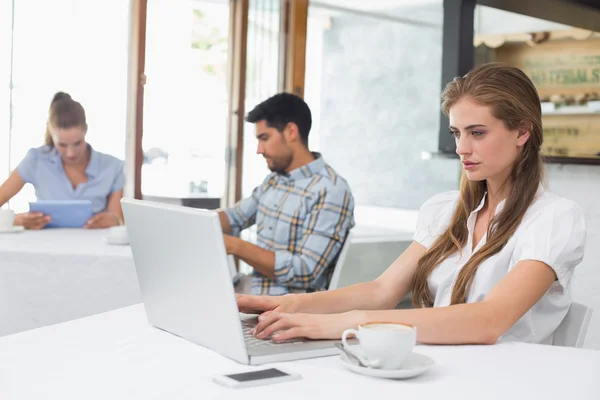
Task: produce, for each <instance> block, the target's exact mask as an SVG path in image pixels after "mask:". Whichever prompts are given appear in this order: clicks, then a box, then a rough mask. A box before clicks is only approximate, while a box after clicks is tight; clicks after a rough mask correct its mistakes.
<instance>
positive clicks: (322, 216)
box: [225, 153, 354, 295]
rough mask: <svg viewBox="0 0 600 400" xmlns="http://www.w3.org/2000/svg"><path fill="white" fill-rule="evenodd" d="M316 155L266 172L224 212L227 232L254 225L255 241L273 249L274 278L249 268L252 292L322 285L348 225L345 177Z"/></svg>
mask: <svg viewBox="0 0 600 400" xmlns="http://www.w3.org/2000/svg"><path fill="white" fill-rule="evenodd" d="M313 154H314V155H315V157H316V159H315V160H314V161H312V162H310V163H308V164H306V165H304V166H302V167H300V168H297V169H295V170H293V171H291V172H290V173H289V175H283V174H278V173H271V174H269V175H268V176H267V178H266V179H265V180H264V182H263V183H262V184H261V185H260V186H258V187H257V188H256V189H254V191H253V192H252V196H250V197H249V198H247V199H244V200H241V201H239V202H238V203H237V204H236V205H234V206H233V207H231V208H229V209H227V210H225V213H226V214H227V217H228V218H229V223H230V224H231V228H232V235H234V236H237V235H239V233H240V231H242V230H243V229H246V228H248V227H250V226H252V225H254V224H256V233H257V245H258V246H260V247H262V248H264V249H267V250H271V251H273V252H274V253H275V279H274V280H272V279H270V278H267V277H266V276H264V275H262V274H261V273H259V272H258V271H256V270H255V271H254V273H253V278H252V294H268V295H282V294H287V293H290V291H292V292H296V293H297V292H311V291H318V290H324V289H326V288H327V284H328V283H329V278H330V276H331V273H332V271H333V266H334V263H335V261H336V259H337V256H338V254H339V252H340V250H341V249H342V245H343V244H344V240H345V239H346V236H347V235H348V231H349V230H350V228H352V227H353V226H354V198H353V197H352V193H351V192H350V187H349V186H348V184H347V183H346V181H345V180H344V179H343V178H342V177H341V176H339V175H337V174H336V172H335V171H334V170H333V169H332V168H331V167H330V166H329V165H327V164H326V163H325V161H323V158H322V157H321V156H320V154H318V153H313Z"/></svg>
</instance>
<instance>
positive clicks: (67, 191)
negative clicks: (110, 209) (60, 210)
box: [17, 145, 125, 214]
mask: <svg viewBox="0 0 600 400" xmlns="http://www.w3.org/2000/svg"><path fill="white" fill-rule="evenodd" d="M88 146H89V145H88ZM89 148H90V162H89V164H88V166H87V168H86V170H85V173H86V175H87V178H88V181H87V182H85V183H81V184H79V185H78V186H77V187H76V188H75V189H73V185H72V184H71V181H70V180H69V178H68V177H67V175H66V174H65V170H64V168H63V164H62V160H61V158H60V154H58V151H56V149H55V148H54V147H50V146H41V147H37V148H32V149H29V151H28V152H27V155H26V156H25V158H24V159H23V161H21V163H20V164H19V165H18V166H17V172H18V173H19V175H20V176H21V179H23V181H25V183H31V184H32V185H33V187H34V188H35V195H36V197H37V199H38V200H91V201H92V211H93V212H94V214H96V213H99V212H101V211H105V210H106V203H107V201H108V196H110V195H111V194H112V193H114V192H118V191H119V190H121V189H123V186H124V185H125V174H124V171H123V165H124V164H123V161H121V160H119V159H118V158H116V157H113V156H111V155H108V154H104V153H100V152H99V151H95V150H94V149H93V148H92V147H91V146H90V147H89Z"/></svg>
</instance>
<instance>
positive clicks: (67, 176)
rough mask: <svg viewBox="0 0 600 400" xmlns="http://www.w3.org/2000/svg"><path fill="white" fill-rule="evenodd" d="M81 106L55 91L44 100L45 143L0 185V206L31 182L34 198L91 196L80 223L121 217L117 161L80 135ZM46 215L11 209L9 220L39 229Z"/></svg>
mask: <svg viewBox="0 0 600 400" xmlns="http://www.w3.org/2000/svg"><path fill="white" fill-rule="evenodd" d="M87 129H88V126H87V121H86V116H85V110H84V109H83V106H82V105H81V104H80V103H79V102H77V101H75V100H73V99H72V98H71V96H70V95H68V94H67V93H64V92H58V93H56V94H55V95H54V97H53V99H52V102H51V103H50V110H49V115H48V122H47V127H46V135H45V144H44V145H43V146H41V147H36V148H32V149H30V150H29V151H28V152H27V155H25V158H24V159H23V160H22V161H21V163H19V165H18V166H17V168H16V169H15V170H14V171H13V172H12V173H11V174H10V176H9V177H8V179H7V180H6V181H5V182H4V183H3V184H2V185H1V186H0V206H2V205H3V204H4V203H6V202H8V201H9V200H10V199H11V198H12V197H13V196H15V195H16V194H17V193H19V191H20V190H21V189H22V188H23V186H25V184H26V183H31V184H32V185H33V187H34V188H35V194H36V197H37V198H38V200H91V202H92V212H93V213H94V216H92V218H90V220H89V221H88V222H87V224H86V225H85V228H108V227H111V226H114V225H120V224H121V222H122V220H123V211H122V210H121V203H120V201H121V198H122V197H123V186H124V185H125V175H124V173H123V162H122V161H121V160H119V159H117V158H115V157H113V156H111V155H108V154H104V153H101V152H99V151H96V150H94V149H93V148H92V146H90V145H89V144H88V143H87V142H86V140H85V136H86V133H87ZM49 222H50V217H49V216H47V215H43V214H41V213H29V212H28V213H23V214H17V216H16V218H15V225H22V226H24V227H25V228H27V229H41V228H43V227H44V226H46V225H47V224H48V223H49Z"/></svg>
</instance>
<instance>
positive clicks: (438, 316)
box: [238, 63, 586, 344]
mask: <svg viewBox="0 0 600 400" xmlns="http://www.w3.org/2000/svg"><path fill="white" fill-rule="evenodd" d="M442 100H443V102H442V109H443V111H444V113H446V114H447V115H448V117H449V120H450V134H451V135H453V136H454V138H455V140H456V153H457V154H458V155H459V156H460V160H461V162H462V167H463V174H462V179H461V184H460V191H456V192H449V193H442V194H439V195H436V196H434V197H432V198H431V199H429V200H428V201H427V202H426V203H425V204H424V205H423V206H422V207H421V210H420V212H419V219H418V226H417V231H416V233H415V236H414V241H413V243H412V244H411V245H410V246H409V247H408V249H407V250H406V251H405V252H404V253H402V255H400V257H398V259H397V260H396V261H394V263H392V265H391V266H390V267H389V268H388V269H387V271H386V272H384V273H383V274H382V275H381V276H380V277H379V278H378V279H376V280H375V281H372V282H368V283H361V284H358V285H354V286H351V287H347V288H342V289H338V290H334V291H330V292H320V293H312V294H291V295H286V296H281V297H262V296H238V306H239V309H240V311H242V312H247V313H262V315H261V316H260V317H259V324H258V325H257V327H256V328H255V335H256V336H257V337H258V338H268V337H271V335H272V338H273V339H274V340H286V339H290V338H293V337H308V338H314V339H317V338H329V339H339V338H340V337H341V335H342V332H343V331H344V330H345V329H347V328H352V327H356V326H357V325H359V324H362V323H366V322H372V321H389V322H398V323H404V324H410V325H414V326H416V327H417V339H418V341H420V342H422V343H431V344H468V343H471V344H492V343H496V342H497V341H498V340H502V341H522V342H530V343H551V342H552V337H553V333H554V331H555V329H556V328H557V327H558V325H559V324H560V323H561V321H562V320H563V318H564V316H565V315H566V313H567V311H568V310H569V306H570V304H571V296H570V292H571V289H570V288H571V278H572V276H573V270H574V268H575V267H576V266H577V265H578V264H579V263H580V262H581V260H582V258H583V253H584V246H585V238H586V233H585V223H584V217H583V212H582V210H581V208H580V207H579V206H577V205H576V204H575V203H574V202H572V201H570V200H567V199H565V198H562V197H559V196H557V195H556V194H553V193H551V192H550V191H548V190H547V189H546V188H545V187H544V185H543V169H544V166H543V162H542V158H541V156H540V148H541V145H542V139H543V137H542V122H541V109H540V100H539V97H538V94H537V91H536V89H535V87H534V85H533V83H532V82H531V80H530V79H529V78H528V77H527V76H526V75H525V74H524V73H523V72H522V71H521V70H519V69H518V68H514V67H510V66H505V65H502V64H496V63H492V64H485V65H481V66H478V67H476V68H474V69H473V70H472V71H470V72H469V73H468V74H467V75H466V76H464V77H457V78H455V79H454V80H453V81H452V82H450V83H449V84H448V85H447V86H446V88H445V90H444V91H443V94H442ZM409 292H412V298H413V303H414V305H415V308H414V309H410V310H395V309H394V307H395V306H396V305H397V304H398V303H399V302H400V301H401V300H402V299H403V298H404V297H405V296H406V295H407V294H408V293H409Z"/></svg>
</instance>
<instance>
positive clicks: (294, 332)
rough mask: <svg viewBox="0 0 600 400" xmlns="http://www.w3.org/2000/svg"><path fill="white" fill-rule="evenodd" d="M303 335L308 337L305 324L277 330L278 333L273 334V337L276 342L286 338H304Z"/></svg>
mask: <svg viewBox="0 0 600 400" xmlns="http://www.w3.org/2000/svg"><path fill="white" fill-rule="evenodd" d="M302 337H308V336H307V334H306V328H305V327H303V326H295V327H293V328H290V329H286V330H284V331H280V332H277V333H276V334H274V335H273V337H272V339H273V340H274V341H276V342H281V341H284V340H289V339H295V338H302Z"/></svg>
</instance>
